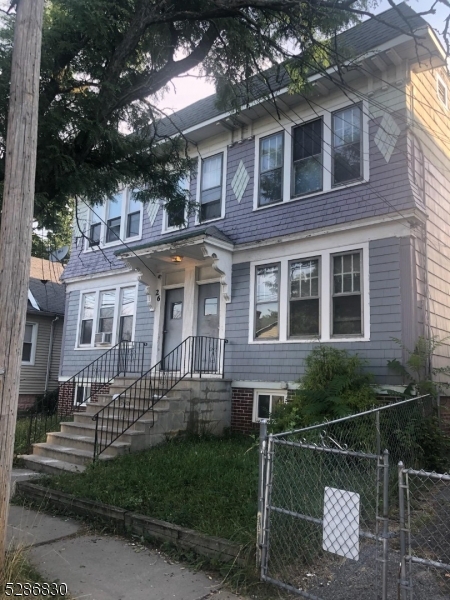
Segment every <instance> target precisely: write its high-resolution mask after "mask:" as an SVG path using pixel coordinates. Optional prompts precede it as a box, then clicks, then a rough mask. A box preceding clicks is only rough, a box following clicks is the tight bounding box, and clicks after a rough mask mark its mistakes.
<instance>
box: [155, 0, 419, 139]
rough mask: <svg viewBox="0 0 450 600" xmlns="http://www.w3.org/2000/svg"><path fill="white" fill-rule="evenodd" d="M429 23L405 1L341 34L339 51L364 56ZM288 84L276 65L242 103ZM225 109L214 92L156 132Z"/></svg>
mask: <svg viewBox="0 0 450 600" xmlns="http://www.w3.org/2000/svg"><path fill="white" fill-rule="evenodd" d="M406 19H407V21H406ZM425 26H428V23H427V22H426V21H425V20H424V19H423V18H422V17H420V16H419V15H417V13H416V12H415V11H414V10H413V9H412V8H410V7H409V6H408V5H407V4H406V3H405V2H402V3H401V4H398V5H397V7H396V8H390V9H388V10H386V11H384V12H382V13H380V14H379V15H376V18H371V19H369V20H367V21H364V22H363V23H359V24H358V25H355V27H352V28H350V29H347V30H346V31H343V32H342V33H340V34H338V35H337V36H336V39H335V44H336V50H337V52H338V53H339V54H342V53H343V52H344V51H345V55H346V56H349V55H351V56H355V57H356V56H360V55H363V54H365V53H366V52H368V51H369V50H372V49H373V48H376V47H377V46H380V45H381V44H384V43H386V42H388V41H389V40H392V39H394V38H396V37H398V36H399V35H401V34H402V33H403V34H408V35H411V32H412V31H414V30H416V29H419V28H421V27H425ZM344 49H345V50H344ZM287 85H289V76H288V74H287V72H286V70H285V69H284V68H283V67H282V66H280V67H278V68H277V67H272V68H271V69H268V70H267V71H266V72H265V73H264V75H263V76H262V75H255V76H254V77H253V78H252V80H251V85H249V86H248V87H249V90H250V94H251V97H250V98H248V91H247V98H246V100H245V101H243V102H242V104H243V105H244V104H245V102H246V101H251V100H255V99H258V98H262V97H264V96H265V95H266V94H267V92H268V88H269V89H270V90H271V91H272V92H275V91H278V90H280V89H283V88H284V87H286V86H287ZM242 89H243V88H242ZM224 112H226V111H224V110H223V109H222V108H220V109H219V108H218V107H217V105H216V94H212V95H211V96H207V97H206V98H203V99H202V100H198V101H197V102H194V103H193V104H190V105H189V106H186V107H185V108H182V109H181V110H179V111H177V112H176V113H174V114H173V115H171V116H170V117H166V118H164V119H162V120H161V121H160V122H159V123H158V124H157V125H156V131H157V134H158V135H161V136H162V135H165V136H166V135H174V134H176V133H178V132H180V131H185V130H186V129H188V128H190V127H194V126H195V125H199V124H200V123H203V122H205V121H209V120H210V119H214V118H215V117H218V116H219V115H222V114H223V113H224Z"/></svg>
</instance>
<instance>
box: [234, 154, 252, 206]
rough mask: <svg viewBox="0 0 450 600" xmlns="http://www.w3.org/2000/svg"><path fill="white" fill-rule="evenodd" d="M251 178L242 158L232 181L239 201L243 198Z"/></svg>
mask: <svg viewBox="0 0 450 600" xmlns="http://www.w3.org/2000/svg"><path fill="white" fill-rule="evenodd" d="M249 180H250V175H249V174H248V173H247V169H246V168H245V166H244V163H243V162H242V160H241V162H240V163H239V166H238V168H237V171H236V173H235V175H234V177H233V181H232V182H231V189H232V190H233V192H234V195H235V196H236V199H237V201H238V202H240V201H241V200H242V196H243V195H244V192H245V188H246V187H247V185H248V182H249Z"/></svg>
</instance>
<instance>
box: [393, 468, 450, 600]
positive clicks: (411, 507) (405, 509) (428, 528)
mask: <svg viewBox="0 0 450 600" xmlns="http://www.w3.org/2000/svg"><path fill="white" fill-rule="evenodd" d="M398 488H399V517H400V557H401V561H400V565H401V568H400V580H399V599H400V600H422V599H424V600H431V599H433V600H434V598H436V600H437V599H441V598H450V475H449V474H446V473H443V474H440V473H434V472H432V473H429V472H426V471H417V470H414V469H408V468H405V467H404V465H403V463H402V462H400V463H399V465H398Z"/></svg>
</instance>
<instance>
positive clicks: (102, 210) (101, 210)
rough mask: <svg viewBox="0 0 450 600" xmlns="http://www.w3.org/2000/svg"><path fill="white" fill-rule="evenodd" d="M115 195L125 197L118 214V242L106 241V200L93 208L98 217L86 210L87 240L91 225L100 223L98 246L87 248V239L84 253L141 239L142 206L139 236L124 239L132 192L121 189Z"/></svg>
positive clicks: (141, 208)
mask: <svg viewBox="0 0 450 600" xmlns="http://www.w3.org/2000/svg"><path fill="white" fill-rule="evenodd" d="M117 193H118V194H124V195H125V202H123V201H122V208H121V213H120V234H119V235H120V240H114V241H112V242H107V241H106V234H107V225H106V223H107V221H108V219H107V216H108V202H109V199H106V200H105V201H104V203H103V204H102V205H101V206H96V207H94V208H93V210H95V213H96V214H97V215H98V217H97V216H96V215H95V214H94V212H93V210H91V209H90V208H89V209H88V210H89V215H88V219H87V232H86V236H87V238H89V236H90V234H91V225H92V223H94V222H95V223H98V222H100V244H99V245H98V246H89V239H85V240H84V252H95V251H96V250H98V249H99V248H112V247H114V246H120V245H123V241H122V240H124V241H125V242H127V243H129V242H137V241H139V240H141V239H142V229H143V220H144V219H143V215H144V205H143V204H142V203H141V206H140V207H139V210H140V220H139V234H138V235H134V236H132V237H126V233H127V224H128V207H129V204H130V198H131V194H132V190H131V189H129V188H121V189H120V190H119V191H118V192H117ZM97 219H99V221H97Z"/></svg>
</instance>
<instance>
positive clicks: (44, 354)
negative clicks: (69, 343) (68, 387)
mask: <svg viewBox="0 0 450 600" xmlns="http://www.w3.org/2000/svg"><path fill="white" fill-rule="evenodd" d="M52 320H53V317H42V316H39V315H36V314H34V313H33V314H28V315H27V323H37V326H38V331H37V340H36V355H35V361H34V365H22V366H21V369H20V392H19V393H20V394H42V393H43V392H44V390H45V377H46V373H47V364H48V350H49V346H50V332H51V323H52ZM62 330H63V319H62V318H60V319H59V320H58V321H56V323H55V325H54V334H53V351H52V361H51V364H50V373H49V383H48V389H49V390H52V389H55V388H56V387H57V385H58V370H59V360H60V354H61V339H62Z"/></svg>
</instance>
